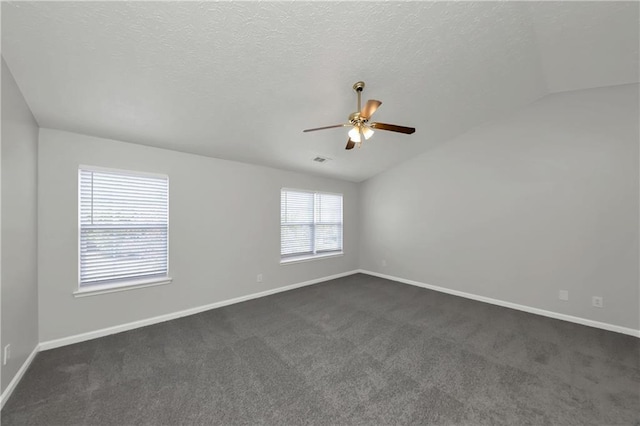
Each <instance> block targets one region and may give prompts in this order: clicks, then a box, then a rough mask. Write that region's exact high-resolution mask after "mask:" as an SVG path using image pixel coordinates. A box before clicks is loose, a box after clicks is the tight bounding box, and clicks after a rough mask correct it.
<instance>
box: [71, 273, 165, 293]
mask: <svg viewBox="0 0 640 426" xmlns="http://www.w3.org/2000/svg"><path fill="white" fill-rule="evenodd" d="M171 281H173V278H171V277H160V278H150V279H143V280H131V281H125V282H122V283H118V284H102V285H92V286H87V287H85V288H80V289H78V290H76V291H74V292H73V297H87V296H97V295H98V294H106V293H115V292H118V291H126V290H136V289H139V288H145V287H155V286H157V285H165V284H169V283H170V282H171Z"/></svg>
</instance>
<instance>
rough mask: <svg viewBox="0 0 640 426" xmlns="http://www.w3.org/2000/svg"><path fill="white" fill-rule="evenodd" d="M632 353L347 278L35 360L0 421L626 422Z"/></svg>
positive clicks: (613, 337)
mask: <svg viewBox="0 0 640 426" xmlns="http://www.w3.org/2000/svg"><path fill="white" fill-rule="evenodd" d="M639 342H640V340H639V339H637V338H633V337H630V336H624V335H621V334H617V333H612V332H607V331H603V330H598V329H594V328H589V327H584V326H580V325H576V324H571V323H567V322H563V321H558V320H553V319H549V318H544V317H539V316H535V315H531V314H527V313H523V312H519V311H514V310H511V309H506V308H501V307H497V306H492V305H487V304H484V303H480V302H475V301H471V300H467V299H463V298H458V297H454V296H449V295H445V294H440V293H437V292H434V291H429V290H425V289H420V288H416V287H412V286H408V285H404V284H399V283H394V282H391V281H387V280H383V279H379V278H373V277H370V276H367V275H353V276H350V277H346V278H342V279H338V280H334V281H330V282H327V283H323V284H318V285H315V286H311V287H305V288H301V289H298V290H293V291H289V292H286V293H280V294H277V295H273V296H270V297H266V298H262V299H258V300H253V301H249V302H245V303H241V304H237V305H233V306H228V307H225V308H220V309H216V310H212V311H208V312H205V313H202V314H198V315H194V316H191V317H187V318H182V319H178V320H174V321H170V322H166V323H162V324H156V325H153V326H149V327H145V328H141V329H137V330H133V331H129V332H126V333H121V334H117V335H113V336H108V337H103V338H100V339H97V340H92V341H88V342H84V343H79V344H75V345H71V346H66V347H62V348H58V349H53V350H49V351H44V352H41V353H40V354H38V355H37V357H36V359H35V360H34V362H33V364H32V365H31V368H30V369H29V370H28V371H27V373H26V374H25V376H24V378H23V380H22V382H21V383H20V384H19V385H18V387H17V388H16V390H15V391H14V393H13V396H12V397H11V399H10V400H9V401H8V402H7V404H6V406H5V408H4V410H3V411H2V424H3V425H4V426H10V425H25V424H35V425H53V424H61V425H62V424H63V425H72V424H89V425H106V424H114V425H128V424H136V425H139V424H148V425H163V424H164V425H179V424H224V425H229V424H278V425H283V424H287V425H293V424H341V425H342V424H376V425H380V424H384V425H387V424H388V425H391V424H438V425H440V424H469V425H482V424H491V425H499V424H507V425H520V424H540V425H543V424H554V425H556V424H557V425H618V424H624V425H634V424H640V365H639V362H640V343H639Z"/></svg>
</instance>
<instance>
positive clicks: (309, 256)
mask: <svg viewBox="0 0 640 426" xmlns="http://www.w3.org/2000/svg"><path fill="white" fill-rule="evenodd" d="M284 191H292V192H304V193H307V194H313V196H314V198H313V202H314V206H313V211H314V218H313V223H312V224H311V225H312V234H313V238H312V244H313V252H312V253H307V252H305V253H302V254H298V253H296V254H287V255H282V193H283V192H284ZM316 194H327V195H339V196H340V199H341V210H342V211H341V214H342V221H341V222H340V225H341V231H340V239H341V244H340V250H331V251H327V250H322V251H320V252H317V251H316V241H315V232H316V226H317V225H331V224H332V223H319V222H316V217H315V215H316V206H315V203H316V198H315V197H316ZM280 203H281V206H280V218H281V219H280V264H281V265H287V264H291V263H299V262H308V261H312V260H317V259H327V258H332V257H340V256H344V194H343V193H340V192H330V191H314V190H310V189H299V188H290V187H282V188H280Z"/></svg>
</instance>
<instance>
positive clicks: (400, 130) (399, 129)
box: [369, 123, 416, 135]
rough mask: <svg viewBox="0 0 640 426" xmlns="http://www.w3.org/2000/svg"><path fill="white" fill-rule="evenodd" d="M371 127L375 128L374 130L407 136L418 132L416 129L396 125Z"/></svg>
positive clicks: (381, 124) (383, 124)
mask: <svg viewBox="0 0 640 426" xmlns="http://www.w3.org/2000/svg"><path fill="white" fill-rule="evenodd" d="M369 126H371V127H373V128H374V129H380V130H389V131H390V132H398V133H405V134H407V135H410V134H412V133H414V132H415V131H416V129H415V128H414V127H404V126H397V125H395V124H385V123H371V124H369Z"/></svg>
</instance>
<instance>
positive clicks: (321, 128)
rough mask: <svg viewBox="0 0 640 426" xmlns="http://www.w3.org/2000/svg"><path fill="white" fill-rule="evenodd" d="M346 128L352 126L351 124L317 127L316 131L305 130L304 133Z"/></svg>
mask: <svg viewBox="0 0 640 426" xmlns="http://www.w3.org/2000/svg"><path fill="white" fill-rule="evenodd" d="M345 126H351V123H345V124H335V125H333V126H325V127H316V128H315V129H306V130H303V132H315V131H316V130H324V129H334V128H336V127H345Z"/></svg>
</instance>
